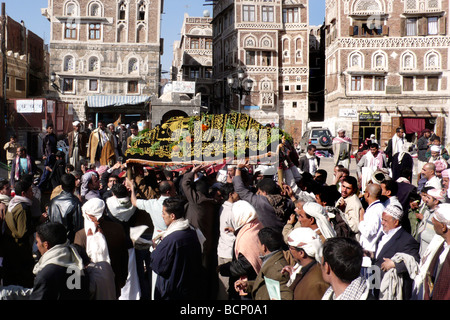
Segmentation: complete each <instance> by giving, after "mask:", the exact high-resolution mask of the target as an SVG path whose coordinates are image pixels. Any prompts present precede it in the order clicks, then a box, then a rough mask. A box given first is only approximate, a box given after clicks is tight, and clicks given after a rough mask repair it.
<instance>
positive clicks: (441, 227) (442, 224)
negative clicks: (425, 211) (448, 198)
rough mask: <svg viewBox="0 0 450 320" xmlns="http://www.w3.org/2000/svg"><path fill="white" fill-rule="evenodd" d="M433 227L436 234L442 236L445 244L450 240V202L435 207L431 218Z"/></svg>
mask: <svg viewBox="0 0 450 320" xmlns="http://www.w3.org/2000/svg"><path fill="white" fill-rule="evenodd" d="M432 222H433V228H434V231H435V232H436V234H438V235H440V236H441V237H443V238H444V239H445V240H446V242H447V244H449V242H450V232H449V230H450V204H449V203H442V204H440V205H439V206H438V207H437V208H436V211H435V213H434V215H433V218H432Z"/></svg>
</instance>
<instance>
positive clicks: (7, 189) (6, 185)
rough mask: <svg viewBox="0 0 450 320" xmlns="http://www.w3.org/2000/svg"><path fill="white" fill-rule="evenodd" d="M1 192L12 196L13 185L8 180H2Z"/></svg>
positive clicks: (0, 182) (0, 184)
mask: <svg viewBox="0 0 450 320" xmlns="http://www.w3.org/2000/svg"><path fill="white" fill-rule="evenodd" d="M0 194H2V195H5V196H8V197H11V185H10V184H9V181H8V180H0Z"/></svg>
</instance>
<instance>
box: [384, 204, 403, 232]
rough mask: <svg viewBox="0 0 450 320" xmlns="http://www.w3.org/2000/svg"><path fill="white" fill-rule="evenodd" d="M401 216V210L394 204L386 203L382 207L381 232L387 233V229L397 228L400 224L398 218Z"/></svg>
mask: <svg viewBox="0 0 450 320" xmlns="http://www.w3.org/2000/svg"><path fill="white" fill-rule="evenodd" d="M402 216H403V210H402V209H401V208H400V207H398V206H396V205H392V204H390V205H388V206H387V207H386V208H384V211H383V214H382V217H381V225H382V226H383V232H384V233H388V232H389V231H391V230H393V229H395V228H398V227H399V226H400V220H401V219H402Z"/></svg>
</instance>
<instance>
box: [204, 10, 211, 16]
mask: <svg viewBox="0 0 450 320" xmlns="http://www.w3.org/2000/svg"><path fill="white" fill-rule="evenodd" d="M210 16H211V14H210V12H209V10H205V11H203V17H205V18H209V17H210Z"/></svg>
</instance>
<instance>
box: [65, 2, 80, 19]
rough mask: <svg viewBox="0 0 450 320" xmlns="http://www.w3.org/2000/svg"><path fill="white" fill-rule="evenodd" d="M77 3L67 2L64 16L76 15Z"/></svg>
mask: <svg viewBox="0 0 450 320" xmlns="http://www.w3.org/2000/svg"><path fill="white" fill-rule="evenodd" d="M77 15H78V5H77V4H76V3H74V2H68V3H67V4H66V16H77Z"/></svg>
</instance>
